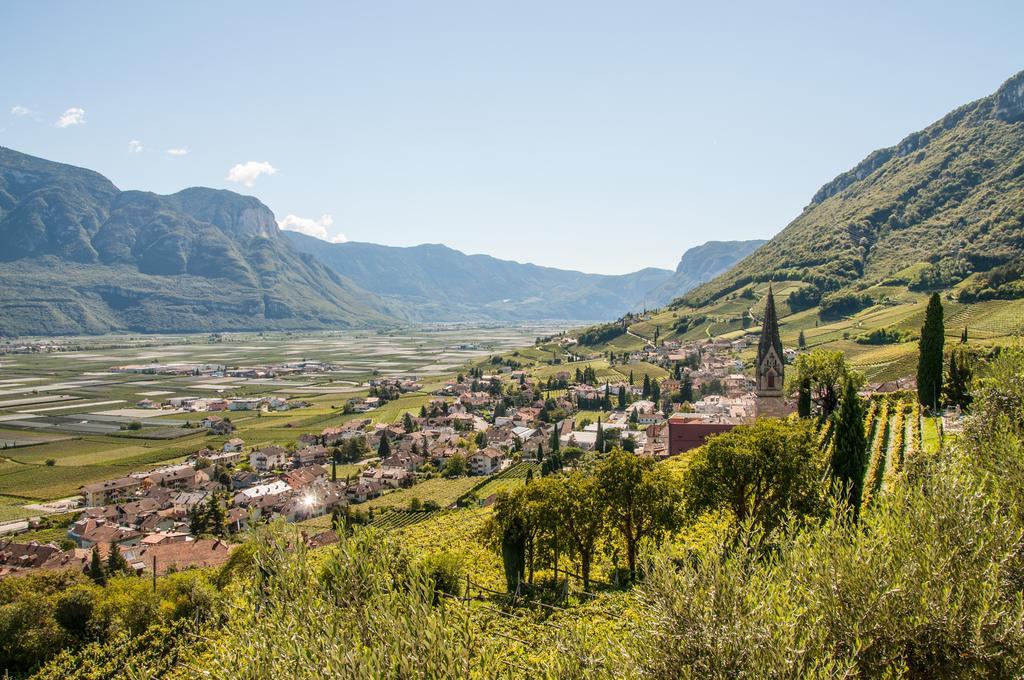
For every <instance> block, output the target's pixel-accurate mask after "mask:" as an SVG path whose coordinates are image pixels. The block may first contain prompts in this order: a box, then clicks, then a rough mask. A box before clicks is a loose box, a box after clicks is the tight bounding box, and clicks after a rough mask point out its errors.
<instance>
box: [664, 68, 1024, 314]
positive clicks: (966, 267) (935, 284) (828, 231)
mask: <svg viewBox="0 0 1024 680" xmlns="http://www.w3.org/2000/svg"><path fill="white" fill-rule="evenodd" d="M1022 258H1024V71H1022V72H1020V73H1017V74H1016V75H1014V76H1013V77H1011V78H1010V79H1009V80H1007V81H1006V82H1005V83H1004V84H1003V85H1002V86H1001V87H1000V88H999V89H998V90H997V91H996V92H995V93H993V94H992V95H989V96H987V97H984V98H982V99H979V100H977V101H974V102H971V103H969V104H966V105H964V106H961V107H959V108H957V109H956V110H954V111H952V112H950V113H949V114H947V115H945V116H943V117H942V118H941V119H940V120H938V121H936V122H935V123H933V124H931V125H929V126H928V127H926V128H925V129H923V130H921V131H919V132H915V133H913V134H910V135H908V136H907V137H905V138H904V139H903V140H902V141H900V142H899V143H898V144H896V145H895V146H891V147H888V148H884V149H879V150H877V151H875V152H873V153H871V154H869V155H868V156H867V157H866V158H865V159H864V160H863V161H861V162H860V163H858V164H857V165H856V167H854V168H852V169H850V170H849V171H847V172H844V173H842V174H840V175H839V176H838V177H836V178H835V179H833V180H832V181H830V182H828V183H827V184H825V185H824V186H822V187H821V189H819V190H818V192H817V193H815V195H814V196H813V197H812V198H811V201H810V203H809V204H808V205H807V207H806V208H804V210H803V212H801V214H800V215H798V216H797V217H796V219H794V220H793V221H792V222H790V223H789V224H788V225H787V226H786V227H785V229H783V230H782V231H781V232H779V233H778V234H777V235H776V236H775V237H774V238H772V239H771V240H770V241H768V243H766V244H765V245H764V246H762V247H760V248H758V249H757V250H756V251H754V252H753V254H751V255H750V256H749V257H747V258H745V259H744V260H742V261H741V262H739V263H738V264H737V265H736V266H735V267H732V268H730V269H729V270H728V271H727V272H726V273H725V274H723V275H721V276H718V277H717V278H714V279H712V280H710V281H708V282H707V283H705V284H704V285H701V286H699V287H696V288H695V289H694V290H693V291H691V292H690V293H689V294H687V295H686V296H685V297H684V299H683V300H682V301H680V302H681V303H685V304H687V305H689V306H693V307H700V306H703V305H707V304H709V303H711V302H714V301H715V300H719V299H721V298H722V297H723V296H725V295H727V294H729V293H731V292H732V291H735V290H737V289H739V288H742V287H744V286H746V285H748V284H750V283H752V282H764V281H770V280H776V281H779V280H787V279H788V280H794V281H800V282H803V283H807V284H810V287H808V289H807V290H805V291H804V292H803V298H804V301H805V304H812V303H817V302H818V301H820V300H821V299H827V298H828V297H829V296H833V297H834V296H836V295H838V294H839V293H841V292H843V291H846V292H855V291H856V290H862V289H864V288H866V287H868V286H871V285H876V284H879V283H882V282H890V283H893V284H898V285H905V286H909V287H911V288H914V289H918V290H921V289H938V288H949V287H952V286H955V285H958V284H961V283H962V284H963V288H965V289H966V290H967V291H975V292H974V293H968V295H974V296H975V297H982V298H984V297H986V296H987V297H1006V296H1019V293H1024V290H1022V287H1021V286H1020V285H1019V280H1020V275H1021V273H1022V270H1024V266H1022V263H1024V261H1022ZM992 272H995V275H994V276H993V275H991V273H992ZM1015 281H1016V282H1017V283H1015Z"/></svg>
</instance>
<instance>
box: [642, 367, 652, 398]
mask: <svg viewBox="0 0 1024 680" xmlns="http://www.w3.org/2000/svg"><path fill="white" fill-rule="evenodd" d="M640 396H641V397H643V398H644V399H646V398H647V397H649V396H651V376H649V375H648V374H646V373H644V386H643V389H642V391H641V392H640Z"/></svg>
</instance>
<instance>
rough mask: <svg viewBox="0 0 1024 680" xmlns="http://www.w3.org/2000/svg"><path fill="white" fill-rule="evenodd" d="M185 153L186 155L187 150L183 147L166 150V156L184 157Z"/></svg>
mask: <svg viewBox="0 0 1024 680" xmlns="http://www.w3.org/2000/svg"><path fill="white" fill-rule="evenodd" d="M187 153H188V149H186V148H185V147H183V146H180V147H178V148H176V149H168V150H167V155H169V156H184V155H185V154H187Z"/></svg>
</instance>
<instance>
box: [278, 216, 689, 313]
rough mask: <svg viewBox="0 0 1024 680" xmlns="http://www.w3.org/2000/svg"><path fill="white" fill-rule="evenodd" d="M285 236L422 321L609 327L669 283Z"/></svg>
mask: <svg viewBox="0 0 1024 680" xmlns="http://www.w3.org/2000/svg"><path fill="white" fill-rule="evenodd" d="M285 235H286V236H287V239H288V241H289V242H290V243H291V244H292V247H294V248H295V249H296V250H299V251H301V252H305V253H309V254H311V255H314V256H316V257H317V258H318V259H320V260H321V261H322V262H323V263H324V264H325V265H327V266H328V267H330V268H331V269H333V270H334V271H335V272H337V273H338V274H341V275H343V276H345V277H347V278H349V279H351V280H352V281H354V282H355V283H356V285H358V286H361V287H362V288H365V289H367V290H369V291H372V292H374V293H376V294H378V295H381V296H384V297H386V298H390V299H394V300H395V301H396V302H398V303H401V304H404V305H405V306H406V308H407V311H408V314H409V315H410V316H412V317H413V318H417V319H421V320H468V319H493V320H502V321H505V320H526V319H586V320H592V319H611V318H615V317H616V316H618V315H620V314H623V313H625V312H627V311H629V310H632V309H636V308H639V307H642V306H643V304H644V301H645V297H647V296H648V295H649V294H650V291H651V290H652V289H654V288H657V287H659V286H661V285H663V284H664V283H665V282H667V281H668V280H669V279H670V278H672V277H673V274H672V272H670V271H668V270H665V269H655V268H647V269H642V270H640V271H638V272H633V273H630V274H623V275H620V276H606V275H602V274H584V273H582V272H577V271H568V270H564V269H555V268H552V267H539V266H537V265H534V264H521V263H519V262H511V261H509V260H499V259H497V258H495V257H491V256H489V255H466V254H464V253H461V252H459V251H458V250H454V249H452V248H448V247H446V246H443V245H432V244H426V245H420V246H415V247H411V248H395V247H390V246H381V245H376V244H372V243H353V242H349V243H327V242H325V241H321V240H320V239H316V238H313V237H311V236H306V235H305V234H300V233H296V232H285Z"/></svg>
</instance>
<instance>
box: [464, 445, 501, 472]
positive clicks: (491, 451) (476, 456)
mask: <svg viewBox="0 0 1024 680" xmlns="http://www.w3.org/2000/svg"><path fill="white" fill-rule="evenodd" d="M466 462H467V463H468V464H469V472H470V474H473V475H490V474H494V473H495V472H497V471H498V470H500V469H501V466H502V464H503V463H504V462H505V453H504V452H503V451H502V450H501V449H496V448H494V447H493V446H488V447H487V448H485V449H479V450H477V451H475V452H473V454H472V455H471V456H470V457H469V458H468V459H467V460H466Z"/></svg>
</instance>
